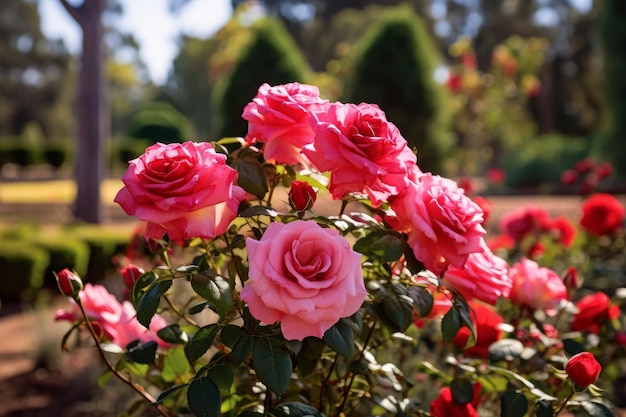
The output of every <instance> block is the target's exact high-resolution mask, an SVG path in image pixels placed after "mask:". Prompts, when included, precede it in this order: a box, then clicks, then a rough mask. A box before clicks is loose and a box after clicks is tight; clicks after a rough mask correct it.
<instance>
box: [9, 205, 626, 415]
mask: <svg viewBox="0 0 626 417" xmlns="http://www.w3.org/2000/svg"><path fill="white" fill-rule="evenodd" d="M619 198H620V200H621V201H622V202H623V203H624V204H626V195H625V196H620V197H619ZM489 200H490V202H491V204H492V212H491V215H490V219H489V222H488V229H489V230H491V232H490V233H493V232H495V231H496V230H497V223H498V219H499V218H500V217H501V215H502V214H503V213H506V212H508V211H510V210H513V209H516V208H518V207H521V206H524V205H528V204H534V205H537V206H540V207H544V208H545V209H547V210H548V211H549V212H550V213H551V214H552V215H553V216H557V215H564V216H567V217H569V218H571V219H577V218H578V216H579V210H580V203H581V201H582V198H581V197H578V196H506V197H504V196H498V197H490V198H489ZM23 210H24V207H21V206H20V207H17V206H13V207H9V206H7V205H6V204H5V205H2V204H0V222H2V223H5V224H6V222H12V221H15V219H14V218H15V216H23V215H24V211H23ZM107 210H108V212H107V216H108V219H109V222H111V224H112V225H116V226H117V227H119V226H120V224H124V223H125V222H127V223H128V225H129V227H133V226H134V222H133V219H129V218H128V217H127V216H126V215H125V214H124V213H123V212H121V209H119V208H118V207H115V206H108V208H107ZM30 215H31V217H32V218H33V219H36V218H37V217H38V216H50V215H52V217H53V221H54V222H60V223H62V222H64V221H66V220H67V218H68V216H70V215H71V213H70V210H69V208H68V207H65V206H59V207H50V206H47V207H35V208H34V209H32V210H31V211H30ZM52 300H53V301H52V302H48V303H47V306H46V307H45V308H43V309H40V308H37V307H33V306H28V307H25V306H20V305H18V304H15V303H13V304H5V305H3V306H2V307H1V308H0V417H56V416H58V417H83V416H84V417H87V416H90V417H113V416H116V415H117V414H118V413H119V412H120V411H121V410H123V409H124V408H125V406H124V404H123V403H120V401H119V400H118V399H117V397H116V396H117V395H118V394H117V393H115V392H109V391H107V390H106V389H105V390H102V389H101V388H99V387H98V386H97V384H96V383H95V381H96V379H97V377H98V374H99V373H100V372H101V368H99V366H98V365H94V364H96V363H98V358H97V357H96V356H95V354H94V352H93V351H90V350H89V349H87V348H85V349H81V351H80V353H79V354H75V353H72V354H66V353H63V352H61V348H60V345H61V337H62V335H63V334H64V332H65V331H66V330H67V327H66V326H65V325H63V324H61V323H55V322H53V320H52V319H53V317H54V309H55V307H57V306H58V305H62V302H61V301H56V299H55V298H52ZM130 400H132V398H131V399H130ZM123 401H129V399H128V398H126V399H124V400H123ZM144 415H150V414H144ZM622 415H626V414H622Z"/></svg>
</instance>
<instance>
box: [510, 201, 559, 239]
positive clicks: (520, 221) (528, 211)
mask: <svg viewBox="0 0 626 417" xmlns="http://www.w3.org/2000/svg"><path fill="white" fill-rule="evenodd" d="M550 223H551V222H550V214H548V212H547V211H546V210H545V209H544V208H542V207H537V206H525V207H520V208H518V209H516V210H513V211H511V212H509V213H506V214H505V215H503V216H502V219H501V220H500V230H502V232H504V233H506V234H507V235H509V236H511V237H512V238H513V239H515V240H516V241H518V242H519V241H521V240H522V239H524V238H525V237H526V236H528V235H530V234H531V233H534V232H543V231H545V230H546V229H549V226H550Z"/></svg>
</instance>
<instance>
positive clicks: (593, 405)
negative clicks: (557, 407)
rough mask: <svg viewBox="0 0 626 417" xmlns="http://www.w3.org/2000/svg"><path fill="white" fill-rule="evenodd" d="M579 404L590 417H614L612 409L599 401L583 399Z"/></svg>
mask: <svg viewBox="0 0 626 417" xmlns="http://www.w3.org/2000/svg"><path fill="white" fill-rule="evenodd" d="M580 405H581V406H582V409H583V410H584V412H585V413H587V415H589V416H590V417H615V413H614V412H613V410H611V408H609V407H608V406H607V405H606V404H603V403H601V402H599V401H583V402H581V403H580Z"/></svg>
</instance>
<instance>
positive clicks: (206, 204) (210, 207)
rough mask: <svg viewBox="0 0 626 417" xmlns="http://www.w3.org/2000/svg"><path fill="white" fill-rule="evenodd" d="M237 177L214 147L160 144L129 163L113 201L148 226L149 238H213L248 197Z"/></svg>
mask: <svg viewBox="0 0 626 417" xmlns="http://www.w3.org/2000/svg"><path fill="white" fill-rule="evenodd" d="M236 177H237V172H236V171H235V170H234V169H232V168H230V167H229V166H228V165H226V156H225V155H222V154H218V153H217V152H215V149H213V146H212V145H211V144H210V143H206V142H200V143H193V142H185V143H172V144H169V145H163V144H161V143H157V144H156V145H152V146H150V147H148V148H147V149H146V152H145V153H144V154H143V155H141V156H140V157H139V158H137V159H134V160H132V161H130V166H129V167H128V169H127V170H126V172H125V173H124V176H123V177H122V181H123V182H124V187H123V188H122V189H121V190H120V191H119V192H118V193H117V196H116V197H115V202H116V203H118V204H119V205H120V206H121V207H122V208H123V209H124V211H125V212H126V213H127V214H133V215H136V216H137V218H138V219H139V220H143V221H146V222H148V225H147V227H146V231H145V235H144V236H145V238H146V239H150V238H152V239H160V238H161V237H163V235H164V234H165V233H167V234H168V235H169V238H170V239H171V240H172V241H174V242H178V243H180V242H182V241H184V240H186V239H190V238H194V237H201V238H207V239H210V238H213V237H215V236H217V235H220V234H222V233H224V232H225V231H226V229H227V228H228V225H229V224H230V222H231V221H232V220H233V219H234V218H235V217H236V216H237V209H238V207H239V202H240V201H241V200H243V199H244V198H245V192H244V191H243V190H242V189H241V188H239V187H238V186H236V185H234V182H235V179H236Z"/></svg>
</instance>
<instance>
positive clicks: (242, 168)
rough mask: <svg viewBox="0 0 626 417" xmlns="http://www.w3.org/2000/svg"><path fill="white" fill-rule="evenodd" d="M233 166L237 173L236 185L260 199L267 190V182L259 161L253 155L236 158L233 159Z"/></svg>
mask: <svg viewBox="0 0 626 417" xmlns="http://www.w3.org/2000/svg"><path fill="white" fill-rule="evenodd" d="M233 168H235V169H236V170H237V172H238V173H239V176H238V178H237V185H239V186H240V187H241V188H243V189H244V190H246V191H247V192H249V193H250V194H252V195H254V196H256V197H257V198H258V199H259V200H262V199H263V197H265V194H266V193H267V191H268V190H269V183H268V180H267V175H266V174H265V170H264V169H263V166H262V165H261V163H260V162H259V161H258V160H257V159H256V158H254V157H245V158H244V159H238V158H237V159H234V160H233Z"/></svg>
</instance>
